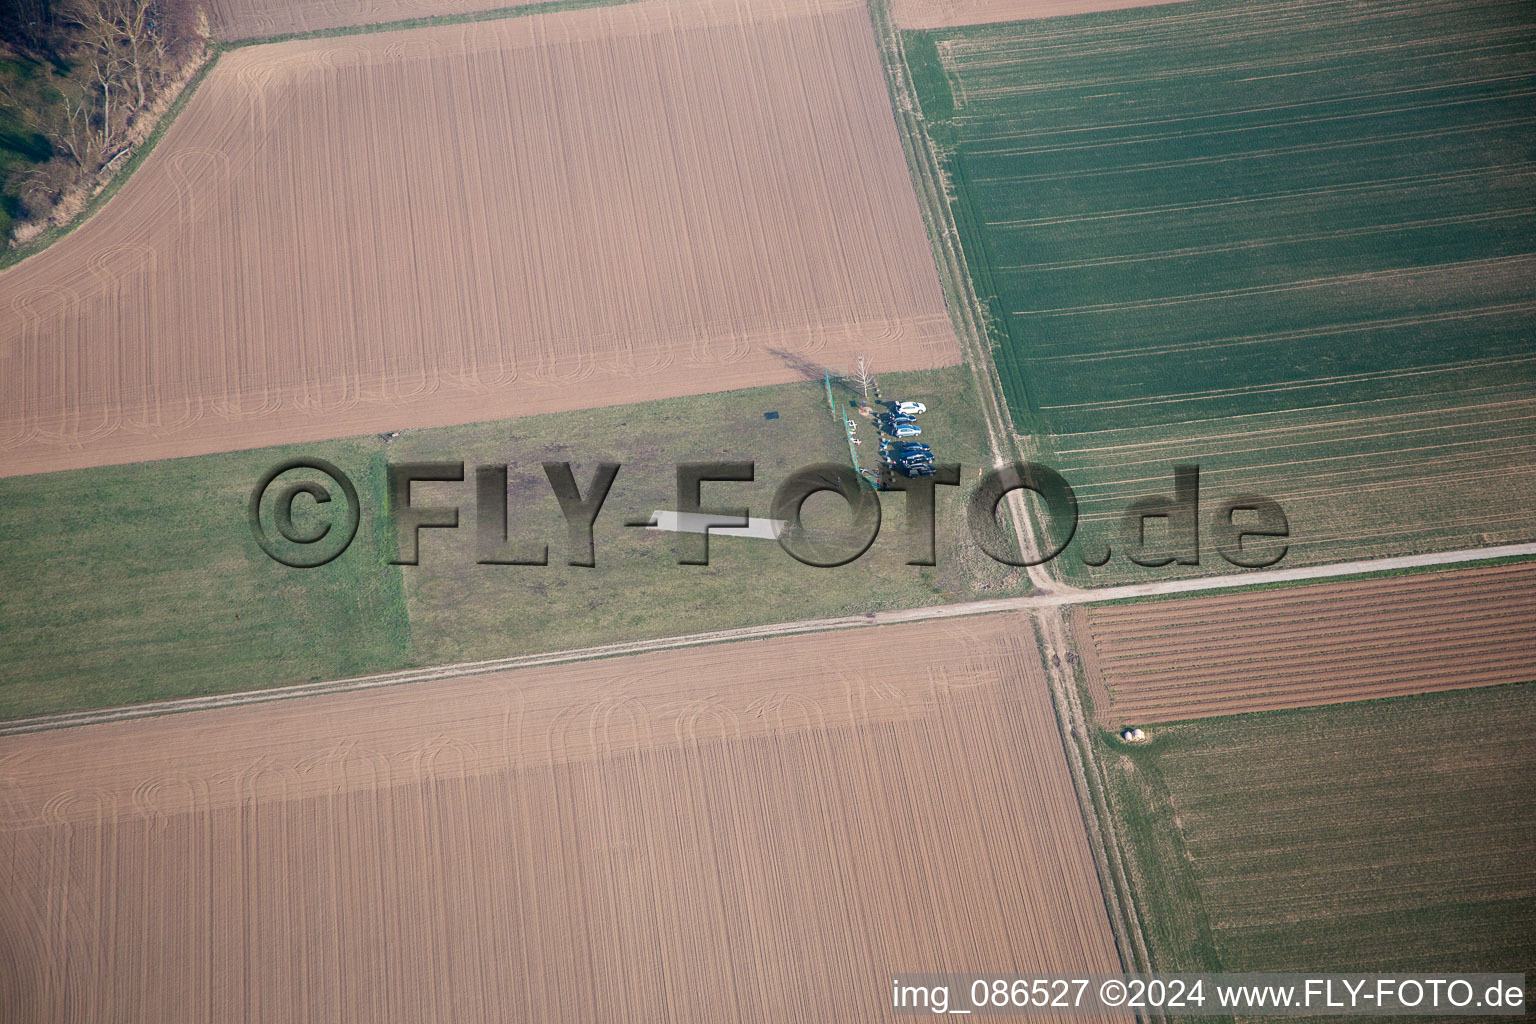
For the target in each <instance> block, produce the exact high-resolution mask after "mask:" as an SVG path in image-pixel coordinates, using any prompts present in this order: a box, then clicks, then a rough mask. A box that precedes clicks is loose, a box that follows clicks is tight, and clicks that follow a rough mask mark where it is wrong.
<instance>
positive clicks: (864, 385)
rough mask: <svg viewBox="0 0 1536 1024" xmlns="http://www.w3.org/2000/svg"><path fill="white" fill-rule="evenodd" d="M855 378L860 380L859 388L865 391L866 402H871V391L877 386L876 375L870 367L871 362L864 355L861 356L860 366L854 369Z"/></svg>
mask: <svg viewBox="0 0 1536 1024" xmlns="http://www.w3.org/2000/svg"><path fill="white" fill-rule="evenodd" d="M853 379H854V380H856V381H858V384H859V390H861V391H863V392H864V402H865V404H866V405H867V404H869V393H870V392H871V391H873V390H874V387H875V375H874V372H873V371H872V370H870V368H869V362H868V360H866V359H865V358H864V357H863V356H862V355H861V356H859V361H858V366H857V367H856V368H855V369H854V371H853Z"/></svg>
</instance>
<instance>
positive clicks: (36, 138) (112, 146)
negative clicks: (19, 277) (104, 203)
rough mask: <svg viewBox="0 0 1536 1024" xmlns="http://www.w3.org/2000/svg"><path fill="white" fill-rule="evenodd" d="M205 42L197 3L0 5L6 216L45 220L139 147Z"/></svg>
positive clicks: (97, 0)
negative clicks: (163, 98)
mask: <svg viewBox="0 0 1536 1024" xmlns="http://www.w3.org/2000/svg"><path fill="white" fill-rule="evenodd" d="M205 34H206V20H205V19H204V17H203V12H202V9H201V5H200V2H199V0H0V105H3V111H0V113H3V116H4V121H5V122H9V124H8V125H6V126H3V127H8V129H9V130H8V131H4V132H3V134H0V144H4V145H8V146H9V147H10V150H11V155H12V159H11V160H9V161H8V162H7V163H8V166H7V167H6V168H5V171H6V173H5V180H4V183H3V185H4V192H5V194H6V196H7V198H8V199H9V201H10V202H9V205H10V206H11V207H12V209H11V210H10V212H11V214H12V215H13V216H19V217H20V218H22V219H25V220H32V221H41V220H43V219H45V218H46V217H47V216H49V214H51V213H52V212H53V210H54V209H55V208H56V206H57V205H58V203H59V202H60V200H61V199H63V198H64V196H65V195H66V193H68V192H69V191H70V190H71V189H72V188H75V187H76V186H78V185H81V184H85V183H88V180H89V179H90V178H92V177H93V176H95V175H98V174H100V173H101V172H102V171H103V170H104V169H105V168H107V167H108V166H109V165H110V164H112V162H113V161H115V160H116V159H117V158H119V157H120V156H122V155H123V154H124V153H126V152H127V151H128V150H129V149H130V148H131V147H132V146H133V145H134V144H135V143H137V142H138V141H141V139H142V137H143V136H144V135H145V134H146V133H147V127H148V126H147V123H146V119H145V113H146V111H148V110H150V109H151V108H152V107H153V105H154V103H155V101H156V100H157V99H158V98H159V97H160V95H161V92H162V90H163V89H164V88H165V86H166V85H167V84H168V83H169V82H170V81H172V80H173V79H175V78H176V77H177V76H178V74H179V73H180V72H181V70H182V69H183V68H184V67H185V66H186V64H187V61H188V60H189V59H191V58H192V57H193V56H195V54H196V53H199V52H201V48H202V46H203V42H204V36H205ZM0 155H3V154H0Z"/></svg>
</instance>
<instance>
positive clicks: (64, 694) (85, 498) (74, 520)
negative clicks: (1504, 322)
mask: <svg viewBox="0 0 1536 1024" xmlns="http://www.w3.org/2000/svg"><path fill="white" fill-rule="evenodd" d="M880 379H881V385H882V387H883V388H884V389H885V391H886V392H887V393H888V394H891V395H893V396H895V395H898V394H899V395H900V396H901V397H909V398H912V399H914V400H918V401H922V402H925V403H926V404H927V405H928V406H929V409H930V411H929V412H928V413H927V414H926V415H925V416H924V422H923V427H924V440H929V439H930V438H931V439H932V443H933V446H934V450H935V452H937V453H938V454H939V456H940V457H941V458H943V459H945V460H946V461H948V460H954V461H958V462H961V463H962V464H964V465H965V466H967V472H968V473H969V474H970V479H967V480H966V481H965V483H966V486H963V487H946V488H939V495H938V502H939V504H938V513H939V515H938V537H937V542H938V543H937V554H938V561H939V564H938V565H937V566H934V567H919V566H910V565H907V564H906V562H907V558H908V557H909V548H908V545H907V537H906V530H905V497H904V495H902V494H900V493H891V494H888V495H886V496H885V497H884V499H883V501H882V505H883V514H884V521H883V525H882V528H881V530H880V534H879V537H878V539H877V541H876V542H875V544H874V546H873V547H872V548H871V549H870V550H869V551H868V553H866V554H865V555H864V556H863V557H861V558H859V559H858V560H856V561H854V562H853V563H851V564H849V565H846V566H842V567H839V568H833V569H818V568H812V567H808V566H804V565H801V564H800V563H798V562H796V561H794V560H793V559H792V558H791V557H790V556H789V555H788V554H786V553H785V552H784V551H783V550H781V549H780V547H779V545H777V544H775V543H773V542H771V541H757V540H738V539H733V538H720V537H716V538H715V539H714V540H713V541H712V542H711V544H710V565H708V566H683V565H679V564H678V562H677V557H676V555H677V549H678V548H679V546H680V542H681V541H682V538H680V537H679V536H678V535H675V534H666V533H659V532H653V531H646V530H638V529H631V528H628V527H626V526H625V525H624V523H625V522H626V521H628V520H630V519H632V518H636V517H641V518H644V517H647V516H649V515H650V513H651V512H652V511H654V510H656V509H668V508H674V507H676V463H678V462H689V461H702V462H709V461H725V460H750V461H753V462H754V463H755V464H756V479H755V480H754V481H753V482H751V483H719V484H712V483H706V484H705V485H704V488H703V494H704V502H705V504H706V505H711V504H713V505H742V506H746V507H748V508H750V509H751V511H752V514H753V515H757V516H765V515H768V514H770V512H769V510H770V506H771V502H772V498H773V495H774V492H775V490H776V489H777V487H778V486H779V484H780V483H781V482H782V481H783V480H784V479H785V478H786V477H787V476H788V475H789V472H790V471H791V470H794V469H798V468H800V467H802V466H805V465H807V464H810V463H815V462H831V463H836V464H842V465H846V462H847V458H848V455H847V451H848V449H847V444H846V440H845V438H844V436H843V432H842V429H841V427H840V426H838V425H836V424H835V423H834V422H833V421H832V419H831V417H829V416H828V414H827V399H826V392H825V390H824V388H823V385H822V382H821V381H820V380H819V379H818V380H816V381H810V382H805V383H796V384H785V385H777V386H773V387H765V388H753V389H747V390H743V391H733V392H724V393H719V394H714V395H700V396H694V397H690V398H680V399H668V400H664V401H656V402H648V403H643V404H639V405H630V406H612V407H607V408H599V409H589V410H580V411H576V412H569V413H556V414H549V415H544V416H530V417H526V418H523V419H518V420H508V421H501V422H496V423H481V424H469V425H466V426H460V427H446V428H441V429H436V430H420V431H407V432H405V433H404V434H403V435H401V436H398V437H395V438H393V439H392V440H388V441H386V440H384V439H383V438H380V437H376V436H367V437H359V438H350V439H344V440H337V441H326V442H317V443H314V444H305V445H288V446H282V447H276V448H266V449H256V450H253V451H246V452H232V453H227V454H222V455H210V456H202V457H198V458H186V459H170V460H163V461H158V462H147V463H139V464H134V465H128V466H107V467H100V468H97V469H89V470H79V471H71V472H61V473H48V474H38V475H34V476H25V477H13V478H9V479H3V480H0V535H3V536H5V537H7V538H8V539H9V542H8V543H7V544H6V545H4V546H3V547H0V578H4V579H5V580H7V582H8V583H9V584H10V586H8V587H7V588H5V590H4V591H3V592H0V719H8V718H25V717H31V716H35V715H42V714H49V713H56V712H63V711H72V710H85V709H90V708H100V707H112V706H119V705H127V704H136V703H144V702H149V701H155V700H166V699H174V698H178V697H191V696H200V695H206V694H215V693H234V692H239V691H243V690H251V689H264V688H271V687H278V686H284V685H290V684H298V683H307V682H313V681H320V680H328V679H339V678H347V677H352V676H357V675H367V674H373V673H377V672H383V671H388V670H391V669H397V668H410V667H417V666H421V665H430V664H445V663H454V662H462V661H476V660H482V659H491V658H500V657H510V656H515V655H520V654H535V653H541V652H547V651H555V650H569V649H572V648H579V647H586V646H591V645H596V644H602V643H607V642H619V641H627V640H641V639H651V638H655V637H663V636H672V635H676V634H679V633H692V632H701V631H705V630H711V629H725V628H732V627H738V626H752V625H761V624H765V623H771V622H782V621H789V620H795V619H802V618H821V617H827V616H833V615H847V614H859V613H863V612H869V611H875V610H880V609H894V608H905V607H917V606H926V605H934V604H943V603H949V602H954V601H966V600H973V599H975V598H977V597H981V596H1004V595H1009V594H1018V593H1023V592H1025V590H1027V583H1026V582H1025V581H1024V580H1023V579H1022V578H1021V574H1019V573H1018V572H1017V571H1016V570H1012V569H1010V568H1009V567H1006V566H1000V565H998V564H996V563H993V562H991V561H990V560H989V559H987V558H986V557H985V555H982V554H980V553H979V552H978V551H977V550H976V549H975V548H974V545H972V544H971V543H970V541H969V535H968V533H967V532H966V529H965V519H964V513H963V509H964V500H965V497H966V495H967V494H968V492H969V487H970V485H971V484H972V483H973V480H974V468H972V467H975V466H976V465H977V464H978V463H979V462H980V461H981V460H982V455H983V453H984V452H985V450H986V441H985V428H984V425H983V424H982V422H981V420H980V417H979V414H978V413H977V411H976V406H977V403H976V401H975V400H974V397H973V396H972V394H971V392H970V387H971V379H970V374H969V371H967V370H966V369H965V368H963V367H955V368H951V369H947V370H936V371H927V372H923V373H911V374H894V373H893V374H883V375H882V376H881V378H880ZM836 393H837V398H838V401H839V402H840V403H842V402H847V401H848V400H850V399H851V397H852V395H851V392H849V391H848V390H847V389H846V388H842V387H838V389H837V391H836ZM770 411H774V412H778V413H779V414H780V415H779V418H778V419H776V420H766V419H764V416H763V413H764V412H770ZM869 447H870V439H869V438H868V437H866V440H865V448H866V449H867V448H869ZM860 454H861V456H863V455H864V454H865V452H863V451H861V453H860ZM299 456H303V457H308V458H315V457H318V458H322V459H325V460H328V461H330V462H332V463H334V464H335V465H336V466H338V467H340V469H341V470H342V471H344V472H345V473H346V474H347V475H348V476H349V477H350V478H351V479H352V480H353V481H354V483H355V485H356V487H357V490H358V493H359V495H360V501H361V503H362V504H363V505H364V506H366V507H365V508H364V509H363V513H362V517H361V525H360V528H359V532H358V535H357V539H356V540H355V541H354V542H353V543H352V545H351V546H350V547H349V548H348V549H347V551H346V552H345V553H344V554H342V555H341V556H340V557H338V558H336V559H335V560H334V561H332V562H330V563H329V564H327V565H324V566H322V567H319V568H315V569H289V568H286V567H284V566H281V565H279V564H278V563H276V562H274V561H272V560H271V559H270V558H268V557H267V556H266V555H265V554H263V553H262V551H261V550H260V548H259V547H258V546H257V544H256V541H255V539H254V537H253V535H252V532H251V529H250V526H249V523H248V519H247V512H246V509H247V503H248V501H249V499H250V494H251V490H252V488H253V487H254V485H255V484H256V482H257V481H258V480H259V479H260V478H261V477H262V475H263V473H265V472H266V471H267V470H268V469H270V468H271V467H272V466H273V465H275V464H276V463H278V462H279V461H283V460H286V459H288V458H293V457H299ZM429 460H443V461H460V460H462V461H464V462H465V463H466V480H465V481H464V482H463V483H421V484H417V485H416V486H415V487H414V488H413V494H412V497H413V501H415V502H416V503H417V504H420V505H428V506H449V505H455V506H457V507H458V508H459V509H460V510H461V511H460V527H459V528H458V529H457V530H454V531H444V530H430V529H429V530H423V531H422V533H421V557H420V564H419V565H416V566H409V567H402V566H396V565H391V564H390V562H391V561H392V559H393V558H394V557H395V553H396V552H395V547H394V544H395V538H394V535H393V531H392V529H391V522H392V520H391V519H390V518H389V517H387V516H385V515H384V511H383V510H384V508H385V503H386V496H385V480H386V467H387V465H388V464H390V463H402V462H412V461H429ZM564 461H569V462H571V463H572V464H573V469H574V472H575V474H576V478H577V481H578V484H579V486H580V487H581V488H582V489H583V491H585V490H586V488H587V487H588V482H589V480H590V479H591V474H592V471H593V468H594V465H595V463H597V462H598V461H616V462H619V463H621V465H622V467H623V468H622V469H621V471H620V473H619V476H618V477H617V479H616V481H615V483H614V487H613V490H612V491H611V492H610V494H609V497H608V500H607V501H606V502H605V504H604V506H603V509H602V512H601V514H600V516H599V518H598V519H597V522H596V530H595V534H596V536H595V539H596V560H597V566H596V567H595V568H583V567H576V566H571V565H568V564H566V561H567V547H566V538H567V530H566V528H565V523H564V520H563V518H562V517H561V513H560V509H559V505H558V503H557V502H556V500H555V498H554V496H553V493H552V492H551V490H550V487H549V484H548V481H547V480H546V479H545V477H544V473H543V470H542V469H541V467H540V463H542V462H564ZM479 465H509V466H510V470H509V474H508V519H509V522H510V527H509V535H510V538H511V543H512V544H513V545H522V546H524V547H526V546H528V545H533V546H534V547H535V549H536V548H537V546H539V545H541V544H548V546H549V564H548V565H547V566H513V565H482V564H479V562H478V558H479V557H480V552H479V550H478V545H477V543H476V541H477V536H476V528H477V521H476V519H477V510H476V491H475V482H474V469H475V467H476V466H479ZM289 479H290V478H289V477H284V482H287V481H288V480H289ZM333 487H334V485H327V489H333ZM297 507H298V512H299V513H306V512H307V513H308V514H309V516H310V518H307V519H306V518H301V516H300V515H298V514H296V517H295V519H296V525H297V526H298V527H299V529H301V530H308V529H314V528H315V527H317V526H318V525H319V520H318V519H316V518H314V513H315V512H316V511H317V508H316V506H314V505H313V504H312V503H310V502H309V501H308V499H304V500H303V501H301V502H299V503H298V506H297ZM804 515H805V519H806V522H807V524H808V525H809V526H811V527H816V526H818V525H822V524H825V525H829V526H831V525H836V526H841V525H842V524H843V523H844V522H845V521H846V512H845V511H844V510H843V505H842V502H841V501H840V499H837V498H836V497H834V496H830V495H822V496H815V497H812V498H811V499H810V500H809V501H808V502H807V503H806V506H805V510H804ZM269 522H270V519H269Z"/></svg>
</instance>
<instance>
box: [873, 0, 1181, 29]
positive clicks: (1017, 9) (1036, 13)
mask: <svg viewBox="0 0 1536 1024" xmlns="http://www.w3.org/2000/svg"><path fill="white" fill-rule="evenodd" d="M1177 2H1178V0H891V13H892V14H893V15H894V16H895V19H896V24H898V25H900V26H901V27H902V28H948V27H952V26H957V25H981V24H985V23H988V22H993V21H1024V20H1026V19H1029V18H1056V17H1062V16H1065V15H1069V14H1091V13H1093V12H1094V11H1118V10H1122V9H1124V8H1126V7H1152V6H1155V5H1157V4H1167V3H1177Z"/></svg>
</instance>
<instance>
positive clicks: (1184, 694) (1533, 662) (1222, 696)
mask: <svg viewBox="0 0 1536 1024" xmlns="http://www.w3.org/2000/svg"><path fill="white" fill-rule="evenodd" d="M1073 615H1074V618H1075V621H1076V623H1077V625H1078V627H1079V630H1080V633H1079V635H1080V636H1082V637H1085V638H1087V643H1086V644H1085V647H1084V651H1085V654H1084V669H1085V672H1086V674H1087V676H1088V682H1089V687H1090V689H1091V690H1092V692H1094V693H1095V694H1096V695H1098V696H1099V698H1100V706H1101V707H1105V702H1106V701H1107V707H1105V710H1103V711H1101V715H1102V716H1103V717H1104V718H1105V719H1106V721H1108V722H1111V723H1114V724H1119V723H1124V722H1135V723H1141V722H1156V721H1172V720H1177V719H1186V718H1203V717H1208V716H1211V715H1224V714H1234V713H1238V712H1244V711H1260V710H1269V709H1272V708H1282V707H1297V706H1303V705H1309V704H1327V703H1336V702H1339V701H1350V700H1364V699H1368V698H1372V697H1383V696H1393V695H1401V694H1408V693H1423V692H1427V691H1432V690H1449V689H1460V688H1464V687H1475V686H1491V685H1498V684H1502V683H1511V682H1525V681H1528V680H1530V679H1531V678H1532V674H1533V672H1536V566H1531V565H1528V564H1518V565H1511V566H1494V567H1489V568H1481V569H1464V570H1455V571H1449V572H1436V573H1427V574H1420V575H1412V576H1402V577H1393V578H1387V579H1373V580H1359V581H1350V582H1341V583H1327V584H1319V585H1314V586H1303V587H1290V588H1284V589H1278V590H1269V591H1261V592H1254V593H1238V594H1227V595H1219V596H1213V597H1199V598H1189V599H1184V600H1178V601H1159V602H1154V603H1146V604H1133V605H1121V606H1113V605H1103V606H1085V607H1082V608H1079V609H1076V610H1075V611H1074V612H1073Z"/></svg>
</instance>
